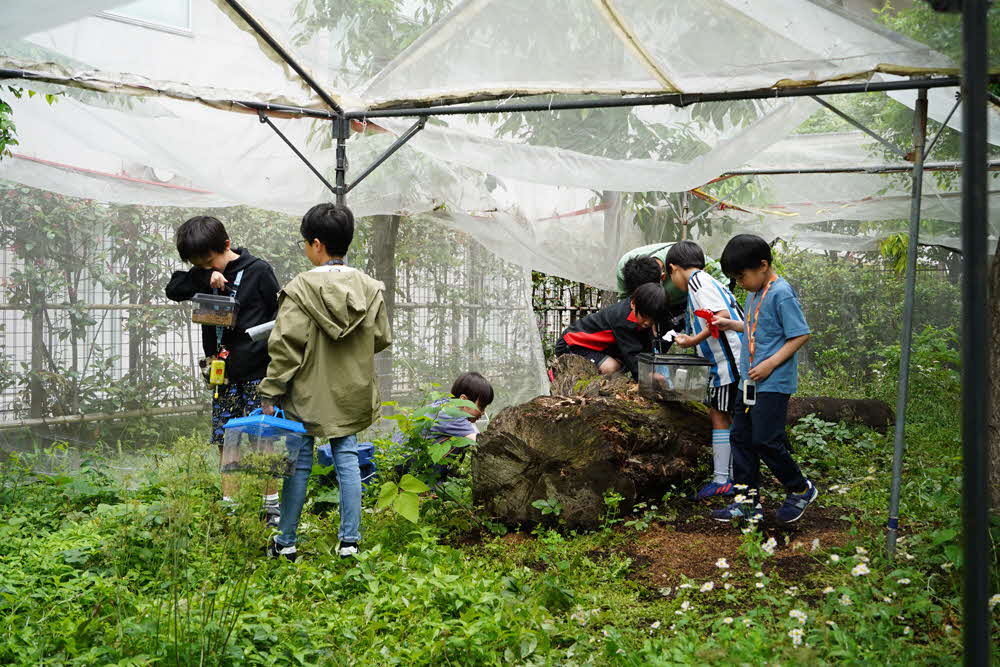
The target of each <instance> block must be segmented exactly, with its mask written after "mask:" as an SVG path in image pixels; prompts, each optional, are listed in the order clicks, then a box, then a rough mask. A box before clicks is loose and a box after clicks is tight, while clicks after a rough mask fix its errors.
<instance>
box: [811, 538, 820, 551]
mask: <svg viewBox="0 0 1000 667" xmlns="http://www.w3.org/2000/svg"><path fill="white" fill-rule="evenodd" d="M817 549H819V538H818V537H817V538H816V539H815V540H813V541H812V547H810V549H809V550H810V551H816V550H817Z"/></svg>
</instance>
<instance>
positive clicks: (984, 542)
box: [962, 0, 991, 667]
mask: <svg viewBox="0 0 1000 667" xmlns="http://www.w3.org/2000/svg"><path fill="white" fill-rule="evenodd" d="M986 9H987V0H965V2H964V3H963V16H962V38H963V42H964V44H963V46H964V52H965V58H964V60H963V62H962V87H963V89H964V95H963V100H964V103H963V104H962V162H963V163H964V164H963V169H962V257H963V258H964V259H965V266H964V267H963V271H962V464H963V468H964V471H963V472H964V474H963V488H962V491H963V492H962V506H963V512H962V515H963V524H964V525H963V528H964V529H963V537H964V542H965V565H964V575H965V598H964V603H965V605H964V606H965V608H964V623H963V630H964V634H963V640H964V644H965V652H964V653H965V664H966V665H970V666H971V665H976V666H977V667H978V666H979V665H989V663H990V613H989V609H988V607H987V605H988V598H989V595H990V571H989V567H990V553H989V551H990V543H989V517H988V514H987V513H988V508H989V504H990V494H989V481H988V479H989V478H988V475H989V450H988V449H987V448H988V443H987V439H986V433H987V431H986V424H987V415H988V413H987V410H988V409H989V406H990V404H991V401H990V385H989V378H988V372H989V371H988V369H989V366H988V364H989V358H988V357H989V355H988V349H989V342H990V331H989V326H988V322H989V315H988V312H987V306H988V304H987V296H986V290H987V276H988V275H989V272H988V271H987V264H986V244H987V242H988V241H987V239H988V237H987V216H988V214H989V208H988V206H987V200H986V179H987V175H986V93H987V91H986V84H987V58H986V47H987V32H986V31H987V26H988V24H987V21H986Z"/></svg>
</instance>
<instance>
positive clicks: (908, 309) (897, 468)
mask: <svg viewBox="0 0 1000 667" xmlns="http://www.w3.org/2000/svg"><path fill="white" fill-rule="evenodd" d="M926 140H927V91H926V90H921V91H920V93H919V94H918V96H917V103H916V105H915V106H914V108H913V186H912V189H911V194H910V238H909V242H908V243H907V245H906V288H905V292H904V296H903V333H902V340H901V341H900V349H901V354H900V355H899V387H898V388H897V390H896V438H895V451H894V453H893V458H892V492H891V493H890V494H889V521H888V524H887V531H886V541H885V548H886V551H887V552H888V554H889V557H890V558H892V557H893V556H895V554H896V531H897V530H898V529H899V491H900V485H901V483H902V477H903V453H904V452H905V450H906V439H905V436H906V434H905V429H906V403H907V399H908V398H909V393H910V391H909V389H910V351H911V347H912V343H913V302H914V298H915V294H916V287H917V241H918V239H919V237H920V198H921V195H923V186H924V144H925V142H926Z"/></svg>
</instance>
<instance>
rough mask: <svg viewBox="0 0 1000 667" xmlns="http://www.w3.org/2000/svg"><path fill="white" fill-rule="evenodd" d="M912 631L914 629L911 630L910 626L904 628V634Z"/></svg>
mask: <svg viewBox="0 0 1000 667" xmlns="http://www.w3.org/2000/svg"><path fill="white" fill-rule="evenodd" d="M911 632H913V631H912V630H910V626H906V627H905V628H903V634H904V635H908V634H910V633H911Z"/></svg>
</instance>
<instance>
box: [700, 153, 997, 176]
mask: <svg viewBox="0 0 1000 667" xmlns="http://www.w3.org/2000/svg"><path fill="white" fill-rule="evenodd" d="M929 152H930V151H924V154H925V155H926V154H927V153H929ZM987 167H988V168H989V169H990V170H991V171H992V170H996V169H998V168H1000V160H990V161H989V162H988V163H987ZM961 170H962V163H961V162H925V163H924V171H925V172H928V171H961ZM912 171H913V167H912V166H910V165H902V164H900V165H896V164H873V165H869V166H858V167H846V166H845V167H765V168H762V169H732V170H730V171H724V172H722V174H721V175H720V176H719V178H730V177H732V176H781V175H784V174H902V173H905V172H912Z"/></svg>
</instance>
